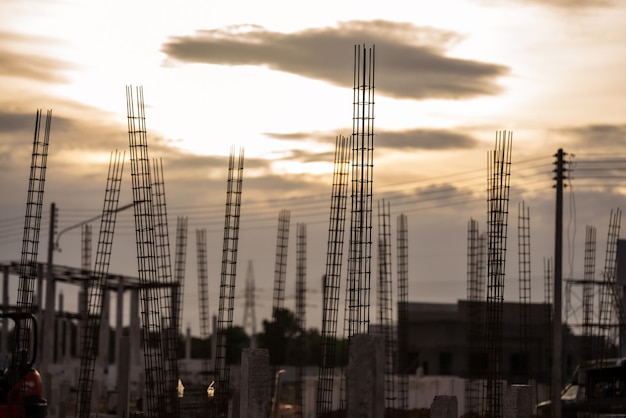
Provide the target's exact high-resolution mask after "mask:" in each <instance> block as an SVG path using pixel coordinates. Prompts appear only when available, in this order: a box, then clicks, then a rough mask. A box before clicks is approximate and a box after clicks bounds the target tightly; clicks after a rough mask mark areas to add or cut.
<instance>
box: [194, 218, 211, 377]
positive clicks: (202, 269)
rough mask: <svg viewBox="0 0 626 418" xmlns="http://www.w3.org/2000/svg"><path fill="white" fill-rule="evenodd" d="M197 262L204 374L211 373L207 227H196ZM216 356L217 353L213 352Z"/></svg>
mask: <svg viewBox="0 0 626 418" xmlns="http://www.w3.org/2000/svg"><path fill="white" fill-rule="evenodd" d="M196 262H197V264H198V309H199V311H200V312H199V314H200V338H201V339H202V344H203V350H202V351H203V356H202V374H203V375H204V376H208V374H209V357H210V356H209V354H210V353H211V346H210V344H209V334H210V333H209V274H208V272H207V249H206V229H204V228H202V229H196ZM213 356H215V353H213ZM205 383H210V382H205Z"/></svg>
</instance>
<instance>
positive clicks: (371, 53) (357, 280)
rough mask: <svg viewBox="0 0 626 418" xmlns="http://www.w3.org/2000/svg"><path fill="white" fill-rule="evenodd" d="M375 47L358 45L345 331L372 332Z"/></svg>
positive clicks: (347, 333)
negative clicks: (370, 327)
mask: <svg viewBox="0 0 626 418" xmlns="http://www.w3.org/2000/svg"><path fill="white" fill-rule="evenodd" d="M374 64H375V47H371V48H369V49H367V48H366V47H365V46H364V45H363V47H362V48H360V47H359V46H358V45H355V47H354V87H353V107H352V109H353V113H352V158H351V160H350V161H351V175H350V182H351V185H352V195H351V210H350V215H351V216H350V246H349V249H348V254H349V256H348V279H347V286H346V292H347V297H346V311H345V319H344V321H345V327H344V334H345V337H347V340H348V344H347V346H346V350H345V352H344V353H343V355H344V359H346V358H347V355H348V350H349V345H350V342H351V340H352V336H354V335H357V334H368V333H369V325H370V303H371V302H370V291H371V264H372V198H373V188H372V186H373V172H374V66H375V65H374ZM346 383H347V382H345V373H342V385H341V390H340V398H341V409H346V405H345V394H346Z"/></svg>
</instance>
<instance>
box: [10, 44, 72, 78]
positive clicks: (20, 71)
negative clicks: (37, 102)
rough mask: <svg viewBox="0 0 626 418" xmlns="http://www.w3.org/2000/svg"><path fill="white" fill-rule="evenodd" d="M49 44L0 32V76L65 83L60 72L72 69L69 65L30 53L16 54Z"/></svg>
mask: <svg viewBox="0 0 626 418" xmlns="http://www.w3.org/2000/svg"><path fill="white" fill-rule="evenodd" d="M50 42H51V41H50V40H48V39H42V38H38V37H31V36H24V35H17V34H13V33H7V32H0V76H9V77H19V78H27V79H32V80H37V81H44V82H66V81H67V78H66V77H64V76H63V75H61V72H62V71H63V70H66V69H70V68H72V66H71V65H70V64H69V63H67V62H64V61H61V60H57V59H53V58H49V57H43V56H39V55H36V54H32V53H31V54H28V53H23V52H16V51H22V50H29V49H32V48H31V47H32V46H33V45H42V44H49V43H50Z"/></svg>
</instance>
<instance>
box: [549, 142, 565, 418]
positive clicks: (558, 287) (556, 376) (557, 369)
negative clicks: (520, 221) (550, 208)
mask: <svg viewBox="0 0 626 418" xmlns="http://www.w3.org/2000/svg"><path fill="white" fill-rule="evenodd" d="M565 155H566V153H564V152H563V149H562V148H559V151H558V152H557V154H556V155H555V156H556V169H555V170H554V171H555V172H556V177H555V179H556V217H555V226H554V234H555V235H554V304H553V307H552V327H553V332H552V416H553V417H554V418H561V386H562V384H561V351H562V350H561V347H562V341H561V340H562V331H561V305H562V301H561V297H562V288H563V268H562V267H563V179H564V178H565V175H564V173H565V168H564V163H563V157H564V156H565Z"/></svg>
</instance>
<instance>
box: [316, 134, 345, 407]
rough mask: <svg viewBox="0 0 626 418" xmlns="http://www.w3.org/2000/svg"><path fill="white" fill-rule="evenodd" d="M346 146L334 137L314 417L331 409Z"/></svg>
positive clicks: (343, 225)
mask: <svg viewBox="0 0 626 418" xmlns="http://www.w3.org/2000/svg"><path fill="white" fill-rule="evenodd" d="M350 148H351V144H350V139H349V138H345V137H342V136H338V137H336V139H335V159H334V168H333V184H332V191H331V197H330V217H329V220H328V241H327V247H326V271H325V274H324V276H323V279H322V280H323V283H322V301H323V309H322V335H321V337H322V338H321V353H320V357H321V358H320V367H319V376H318V381H317V417H322V416H324V415H326V414H328V413H329V412H330V411H331V410H332V400H333V379H334V373H335V357H336V342H337V322H338V316H339V291H340V287H341V266H342V260H343V243H344V235H345V234H344V232H345V223H346V201H347V194H348V178H349V177H348V173H349V170H348V168H349V164H350V152H349V151H350Z"/></svg>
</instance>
